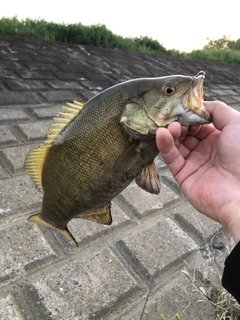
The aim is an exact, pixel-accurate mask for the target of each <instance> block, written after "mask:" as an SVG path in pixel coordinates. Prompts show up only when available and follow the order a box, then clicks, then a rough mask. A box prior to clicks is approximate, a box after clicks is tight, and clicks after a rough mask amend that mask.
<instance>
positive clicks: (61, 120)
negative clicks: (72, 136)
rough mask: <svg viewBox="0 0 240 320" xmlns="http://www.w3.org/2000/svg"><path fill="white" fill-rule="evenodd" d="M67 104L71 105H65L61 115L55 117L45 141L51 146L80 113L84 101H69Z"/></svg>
mask: <svg viewBox="0 0 240 320" xmlns="http://www.w3.org/2000/svg"><path fill="white" fill-rule="evenodd" d="M67 105H68V106H69V107H67V106H63V111H62V112H59V114H58V115H59V116H58V117H55V118H53V120H54V122H53V123H52V124H51V126H50V128H49V131H50V133H49V134H48V135H47V140H46V141H44V144H45V145H48V146H51V145H52V144H53V142H54V141H55V140H56V138H57V136H58V135H59V134H60V133H61V132H63V131H64V130H65V129H66V127H68V126H69V124H70V123H71V122H72V121H73V120H74V119H75V118H76V117H77V116H78V115H79V113H80V112H81V110H82V108H83V107H84V103H82V102H78V101H73V103H67Z"/></svg>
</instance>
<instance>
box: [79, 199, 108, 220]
mask: <svg viewBox="0 0 240 320" xmlns="http://www.w3.org/2000/svg"><path fill="white" fill-rule="evenodd" d="M75 218H80V219H86V220H90V221H94V222H97V223H101V224H106V225H110V224H112V216H111V203H108V204H107V205H106V206H104V207H103V208H101V209H98V210H96V211H93V212H90V213H87V214H84V215H82V214H80V215H78V216H76V217H75Z"/></svg>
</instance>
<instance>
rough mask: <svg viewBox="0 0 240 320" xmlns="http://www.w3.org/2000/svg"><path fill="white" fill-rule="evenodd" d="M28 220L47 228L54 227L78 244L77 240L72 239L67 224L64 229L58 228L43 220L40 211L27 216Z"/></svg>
mask: <svg viewBox="0 0 240 320" xmlns="http://www.w3.org/2000/svg"><path fill="white" fill-rule="evenodd" d="M28 221H31V222H34V223H37V224H40V225H41V226H43V227H46V228H49V229H54V230H58V231H60V232H61V234H62V235H64V237H66V238H67V239H68V240H71V241H73V242H75V244H76V245H77V246H78V243H77V241H76V240H75V239H74V237H73V236H72V234H71V233H70V231H69V230H68V228H67V226H66V227H65V228H64V229H58V228H56V227H54V226H53V225H51V224H50V223H48V222H46V221H44V220H43V218H42V216H41V213H37V214H34V215H32V216H30V217H29V218H28Z"/></svg>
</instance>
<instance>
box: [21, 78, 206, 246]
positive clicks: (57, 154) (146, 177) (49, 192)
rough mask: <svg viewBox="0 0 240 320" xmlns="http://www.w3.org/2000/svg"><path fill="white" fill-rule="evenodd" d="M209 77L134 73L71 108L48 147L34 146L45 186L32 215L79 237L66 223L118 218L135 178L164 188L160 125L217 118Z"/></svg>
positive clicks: (35, 170)
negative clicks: (117, 202) (114, 203)
mask: <svg viewBox="0 0 240 320" xmlns="http://www.w3.org/2000/svg"><path fill="white" fill-rule="evenodd" d="M203 79H204V76H203V75H202V74H201V75H199V76H197V77H190V76H178V75H174V76H167V77H160V78H143V79H136V80H130V81H127V82H124V83H120V84H118V85H115V86H113V87H111V88H108V89H107V90H105V91H103V92H102V93H100V94H98V95H97V96H95V97H93V98H92V99H91V100H89V101H88V102H87V103H86V104H85V105H84V106H83V104H82V103H79V102H74V103H73V104H69V105H68V107H64V110H63V112H62V113H60V115H59V117H58V118H55V122H54V124H53V125H52V126H51V128H50V130H51V131H52V132H50V135H49V136H48V140H47V141H46V142H45V146H43V147H39V148H38V149H35V150H33V151H31V152H30V153H29V155H28V156H27V158H26V161H25V165H26V168H27V169H28V171H29V174H30V176H31V177H32V179H33V181H34V183H35V185H36V187H38V188H39V189H40V190H43V192H44V195H43V205H42V210H41V212H40V213H39V214H36V215H34V216H31V217H30V218H29V219H30V220H31V221H33V222H37V223H40V224H42V225H44V226H46V227H50V228H56V229H59V230H60V231H61V232H62V233H63V234H64V235H65V236H67V237H68V238H70V239H72V240H74V238H73V237H72V235H71V234H70V232H69V230H68V228H67V223H68V222H69V221H70V220H71V219H73V218H83V219H88V220H92V221H95V222H99V223H103V224H111V222H112V218H111V200H112V199H113V198H114V197H115V196H116V195H117V194H119V193H120V192H121V191H122V190H124V189H125V188H126V187H127V186H128V185H129V184H130V183H131V182H132V181H133V179H134V178H136V182H137V184H138V185H139V186H140V187H141V188H143V189H144V190H146V191H148V192H150V193H155V194H157V193H159V191H160V182H159V176H158V172H157V170H156V167H155V165H154V163H153V160H154V158H155V157H156V156H157V154H158V149H157V146H156V142H155V133H156V129H157V127H159V126H167V125H168V124H169V123H171V122H173V121H179V122H180V123H182V124H184V125H191V124H201V123H208V122H210V121H211V117H210V115H209V114H208V112H207V110H206V109H205V108H204V106H203V105H202V99H203V91H202V86H203ZM167 88H170V90H166V89H167ZM164 110H167V112H166V111H164ZM169 110H170V111H169ZM164 112H165V113H164Z"/></svg>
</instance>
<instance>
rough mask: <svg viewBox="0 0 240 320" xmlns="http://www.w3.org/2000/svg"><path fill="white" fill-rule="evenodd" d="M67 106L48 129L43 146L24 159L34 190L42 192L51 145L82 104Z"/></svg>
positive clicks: (74, 116) (76, 114)
mask: <svg viewBox="0 0 240 320" xmlns="http://www.w3.org/2000/svg"><path fill="white" fill-rule="evenodd" d="M69 105H70V107H63V112H59V116H58V117H56V118H54V122H53V123H52V124H51V126H50V128H49V131H50V132H49V134H48V135H47V139H46V140H45V141H44V146H41V147H38V148H37V149H34V150H31V151H30V152H29V153H28V155H27V157H26V159H25V164H24V165H25V168H26V169H27V171H28V173H29V175H30V177H31V179H32V180H33V182H34V184H35V186H36V188H37V189H38V190H39V191H41V192H43V188H42V169H43V165H44V163H45V160H46V158H47V155H48V152H49V150H50V148H51V146H52V144H53V143H54V141H55V140H56V138H57V137H58V135H59V134H60V133H61V132H63V131H64V130H65V128H66V127H67V126H68V125H69V124H70V123H71V122H72V121H73V120H74V119H75V118H76V117H77V116H78V115H79V113H80V112H81V110H82V108H83V107H84V103H82V102H78V101H74V103H70V104H69Z"/></svg>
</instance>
